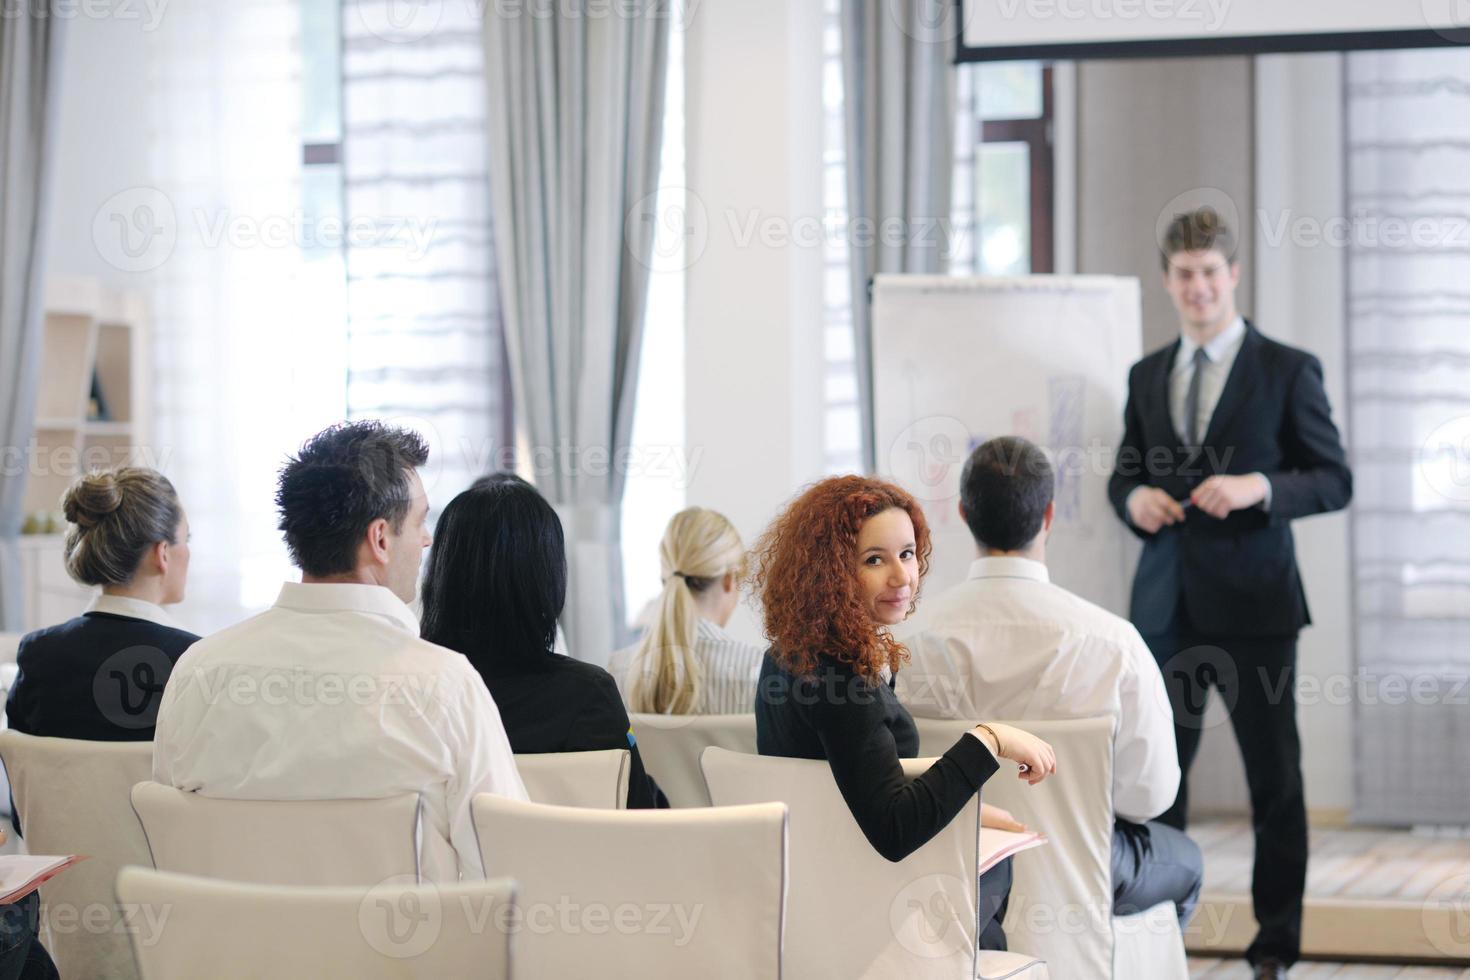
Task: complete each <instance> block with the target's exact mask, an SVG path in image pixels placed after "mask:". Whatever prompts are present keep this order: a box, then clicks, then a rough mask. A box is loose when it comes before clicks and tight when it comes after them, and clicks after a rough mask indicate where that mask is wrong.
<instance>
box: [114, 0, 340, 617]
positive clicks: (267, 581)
mask: <svg viewBox="0 0 1470 980" xmlns="http://www.w3.org/2000/svg"><path fill="white" fill-rule="evenodd" d="M299 38H300V12H299V7H298V5H297V3H296V2H294V0H242V2H238V3H228V4H216V3H189V4H178V5H174V6H172V7H170V8H169V11H168V16H167V17H163V18H161V19H160V21H159V26H158V29H157V30H156V31H154V32H152V34H151V35H150V39H149V44H150V56H151V65H152V71H153V76H152V79H151V98H150V105H149V116H150V125H151V129H152V134H153V135H152V140H153V143H152V146H153V150H152V157H153V159H152V164H153V173H154V174H155V176H156V185H155V186H152V187H146V188H134V189H132V190H131V191H129V192H128V193H130V194H132V195H133V196H134V197H135V198H136V201H134V202H133V204H132V209H131V215H132V217H134V218H136V219H142V218H147V219H148V221H149V222H150V223H151V226H152V227H153V228H156V229H157V232H158V235H160V236H161V237H160V238H159V239H158V241H159V242H161V244H160V245H159V246H158V247H157V248H156V249H154V250H152V251H150V252H149V253H148V255H147V259H146V261H147V263H148V264H149V265H150V266H152V268H151V269H149V270H142V271H150V272H151V281H152V290H151V292H152V296H151V299H152V304H151V305H152V334H151V338H150V346H151V352H152V358H151V360H152V368H153V379H154V380H153V385H152V396H153V397H152V422H151V426H152V429H151V433H150V436H149V441H150V442H151V443H152V445H151V447H150V448H151V449H152V450H153V455H154V459H155V461H156V463H157V464H158V465H159V467H160V468H161V469H163V470H164V472H166V473H167V474H168V475H169V476H170V477H171V478H172V479H173V480H174V483H175V485H176V486H177V488H178V490H179V493H180V496H181V497H182V499H183V502H184V507H185V509H186V511H187V512H188V515H189V520H190V524H191V527H192V531H193V545H192V554H193V557H192V562H191V571H190V582H189V598H188V600H187V601H186V603H185V604H184V605H183V606H182V607H181V608H180V610H179V617H180V619H181V620H182V621H183V622H184V623H185V624H186V625H188V626H189V627H191V628H193V629H194V630H196V631H201V632H203V631H209V630H213V629H217V628H219V627H221V626H224V625H227V624H229V623H231V622H234V621H236V620H238V619H239V618H240V617H241V616H243V615H244V614H245V613H246V612H247V611H249V610H252V609H256V608H259V607H261V606H263V605H266V604H268V603H270V602H271V601H272V600H273V599H274V597H275V593H276V590H277V589H278V588H279V585H280V582H281V581H282V580H283V579H284V578H286V577H288V576H289V575H290V573H291V569H290V566H289V563H288V562H287V560H286V555H285V548H284V546H283V545H282V543H281V538H280V534H279V533H278V532H277V531H276V529H275V523H276V517H275V510H274V505H273V491H274V483H275V475H276V471H277V470H278V469H279V467H280V465H281V462H282V461H283V459H284V458H285V456H286V455H287V454H288V453H289V452H291V451H292V450H294V449H295V448H296V446H297V445H299V443H300V442H301V440H302V439H303V438H305V437H306V436H307V435H309V434H310V433H312V432H314V431H315V430H317V429H319V428H321V427H322V426H324V425H326V424H329V423H330V422H332V421H335V420H338V419H340V418H341V417H342V415H343V411H344V398H343V386H342V374H341V367H340V365H341V354H340V349H341V343H342V337H341V333H342V331H341V324H340V322H332V321H331V320H330V319H323V318H322V317H320V316H317V315H314V311H313V307H312V303H313V295H312V292H311V290H310V289H309V288H307V279H306V277H305V274H304V269H303V263H302V245H303V242H304V241H307V240H309V239H310V238H312V237H313V236H314V234H315V233H316V232H318V231H320V229H314V228H312V227H311V226H310V225H309V223H307V222H306V221H305V216H304V214H303V210H302V200H301V193H302V188H301V130H300V122H301V104H302V99H301V75H302V64H301V54H300V44H299Z"/></svg>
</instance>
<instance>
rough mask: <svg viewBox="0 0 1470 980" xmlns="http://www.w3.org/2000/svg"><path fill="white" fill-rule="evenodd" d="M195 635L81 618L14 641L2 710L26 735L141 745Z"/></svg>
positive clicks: (102, 617) (126, 619)
mask: <svg viewBox="0 0 1470 980" xmlns="http://www.w3.org/2000/svg"><path fill="white" fill-rule="evenodd" d="M197 639H199V637H197V636H195V635H194V634H193V633H190V632H187V631H186V630H180V629H174V628H172V627H169V626H160V625H159V624H157V623H153V622H149V621H148V620H146V619H134V618H132V617H131V616H117V615H113V614H112V613H104V612H89V613H86V614H84V615H82V616H78V617H76V618H75V619H69V620H67V621H66V622H64V623H62V624H60V625H59V626H52V627H50V628H49V629H43V630H36V631H35V632H34V633H29V634H27V635H26V637H25V638H24V639H22V640H21V641H20V650H19V651H18V652H17V654H16V658H15V660H16V665H17V666H19V667H20V673H19V675H17V676H16V678H15V683H14V684H13V685H12V686H11V688H10V699H9V700H8V701H7V702H6V705H5V714H6V718H7V719H8V721H9V724H10V727H11V728H13V729H15V730H16V731H20V732H25V733H26V734H27V735H42V736H46V737H49V738H85V739H92V740H94V741H101V742H148V741H152V739H153V723H154V721H155V720H156V719H157V718H158V705H159V702H160V701H161V700H162V698H163V685H164V683H165V682H166V681H167V680H168V677H169V673H170V672H171V671H172V670H173V666H174V663H175V662H176V661H177V660H178V659H179V657H181V656H183V654H184V651H185V650H187V649H188V648H189V646H190V645H191V644H192V643H193V642H194V641H195V640H197Z"/></svg>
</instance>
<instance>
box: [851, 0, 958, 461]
mask: <svg viewBox="0 0 1470 980" xmlns="http://www.w3.org/2000/svg"><path fill="white" fill-rule="evenodd" d="M959 16H960V15H959V11H958V8H957V7H956V6H955V5H954V4H950V3H947V2H946V0H914V2H911V3H904V4H892V3H869V2H864V0H842V11H841V17H842V69H843V71H842V90H843V97H844V100H845V110H846V111H845V119H844V123H845V126H846V129H845V133H846V159H847V207H848V216H849V217H850V218H851V219H852V221H853V222H854V223H857V222H863V223H872V224H871V225H870V226H871V227H881V226H882V223H884V222H891V221H893V220H894V219H898V220H900V221H902V222H903V225H902V227H903V229H904V234H903V235H902V236H901V240H895V239H894V237H893V236H891V235H888V234H879V235H876V236H870V240H869V241H865V242H862V243H853V244H851V245H850V246H849V248H848V254H849V255H850V257H851V258H850V266H849V275H850V281H849V288H850V289H851V291H852V328H853V353H854V358H853V359H854V367H855V371H856V376H857V399H858V409H859V412H860V416H861V421H862V445H861V449H862V458H863V465H864V469H865V470H867V471H868V472H870V473H871V472H872V471H873V467H874V448H875V447H874V446H873V363H872V362H873V333H872V329H873V328H872V309H871V306H870V304H869V302H868V287H869V284H870V283H871V281H872V279H873V276H875V275H877V274H879V273H893V272H906V273H939V272H943V271H944V265H945V260H946V258H947V257H946V255H945V251H944V250H945V235H944V234H943V233H942V230H943V228H944V227H945V224H946V223H947V222H948V220H949V218H950V191H951V181H952V180H953V179H954V167H955V160H954V140H955V130H954V126H955V69H954V65H953V63H952V62H953V58H954V38H955V33H956V32H955V31H954V30H953V27H954V24H955V19H956V18H958V17H959ZM855 226H856V225H855Z"/></svg>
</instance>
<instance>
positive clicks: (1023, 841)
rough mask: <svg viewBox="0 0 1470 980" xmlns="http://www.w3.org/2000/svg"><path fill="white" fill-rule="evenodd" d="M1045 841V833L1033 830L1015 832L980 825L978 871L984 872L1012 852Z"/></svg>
mask: <svg viewBox="0 0 1470 980" xmlns="http://www.w3.org/2000/svg"><path fill="white" fill-rule="evenodd" d="M1045 843H1047V840H1046V835H1045V834H1042V833H1038V832H1037V831H1034V830H1028V831H1023V832H1020V833H1017V832H1016V831H1014V830H997V829H996V828H994V827H981V828H980V872H979V873H980V874H984V873H985V872H987V871H989V870H990V869H991V868H993V867H995V866H996V865H997V864H999V863H1000V862H1002V861H1004V860H1005V859H1006V858H1008V857H1010V856H1011V855H1012V854H1020V853H1021V852H1022V851H1028V850H1030V849H1031V848H1033V847H1040V846H1041V845H1042V844H1045Z"/></svg>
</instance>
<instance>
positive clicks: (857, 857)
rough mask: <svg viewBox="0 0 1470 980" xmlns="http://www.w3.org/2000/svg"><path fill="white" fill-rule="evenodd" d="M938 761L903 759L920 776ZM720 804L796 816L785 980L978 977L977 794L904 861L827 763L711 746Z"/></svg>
mask: <svg viewBox="0 0 1470 980" xmlns="http://www.w3.org/2000/svg"><path fill="white" fill-rule="evenodd" d="M933 761H934V760H932V759H906V760H904V771H905V772H906V773H907V774H908V775H910V776H915V775H918V774H919V773H921V772H923V771H924V770H925V769H927V768H928V767H929V765H930V764H931V763H932V762H933ZM704 775H705V778H706V779H707V780H708V782H709V792H710V796H711V797H712V798H713V799H714V802H715V805H716V806H730V805H734V804H742V803H757V802H760V801H763V800H779V801H781V802H783V803H785V804H786V805H787V806H788V807H789V808H790V811H791V818H790V819H791V889H790V897H789V899H788V903H787V912H786V925H787V928H786V970H787V975H788V976H792V977H800V978H801V980H827V978H830V980H858V978H863V980H878V978H880V977H904V978H905V980H909V978H915V980H940V978H942V980H962V978H963V980H972V978H973V977H974V976H975V965H976V959H975V957H976V948H975V944H976V939H977V936H976V920H977V916H978V910H977V899H976V867H977V858H978V853H979V838H980V802H979V796H978V795H977V796H976V797H975V799H973V800H972V801H971V802H970V803H969V804H967V805H966V807H965V808H964V809H963V810H961V811H960V813H959V814H958V815H956V816H955V818H954V819H953V820H951V821H950V823H949V826H947V827H945V828H944V830H942V831H940V832H939V833H938V834H936V835H935V836H934V838H933V839H932V840H930V841H929V842H928V843H927V844H925V845H924V846H923V847H921V848H919V849H918V850H917V851H915V852H914V853H912V854H910V855H909V856H908V857H906V858H904V859H903V860H902V861H899V862H897V863H892V862H889V861H888V860H886V859H885V858H883V857H882V856H880V855H879V854H878V852H877V851H875V850H873V847H872V845H870V844H869V843H868V840H867V838H866V837H864V836H863V833H862V831H861V830H860V829H859V828H858V825H857V821H855V820H854V819H853V817H852V813H851V811H850V810H848V808H847V804H846V803H845V802H844V801H843V799H842V794H841V793H840V792H838V789H837V783H836V781H835V780H833V778H832V771H831V769H830V768H829V767H828V766H827V763H826V762H821V761H812V760H808V759H777V758H770V757H762V756H758V755H748V754H745V753H740V752H730V751H727V750H725V749H720V748H710V749H706V750H705V753H704Z"/></svg>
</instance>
